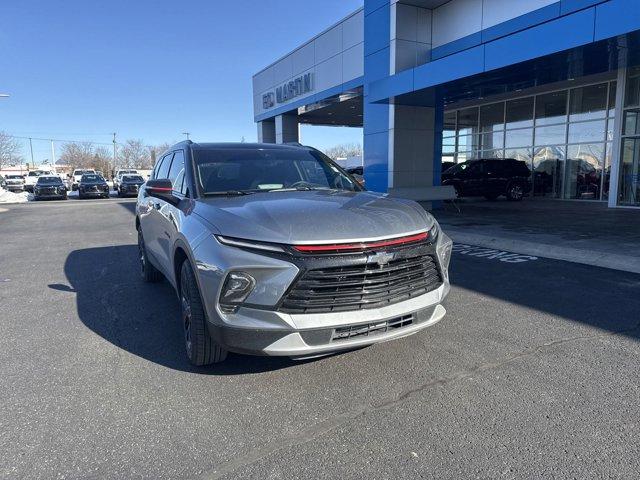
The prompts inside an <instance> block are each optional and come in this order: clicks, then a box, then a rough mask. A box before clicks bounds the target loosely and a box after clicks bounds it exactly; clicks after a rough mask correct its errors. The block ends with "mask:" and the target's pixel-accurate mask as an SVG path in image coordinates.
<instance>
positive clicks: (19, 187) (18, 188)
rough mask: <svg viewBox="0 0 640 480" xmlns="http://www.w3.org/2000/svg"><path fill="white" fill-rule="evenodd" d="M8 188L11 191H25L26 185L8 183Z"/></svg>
mask: <svg viewBox="0 0 640 480" xmlns="http://www.w3.org/2000/svg"><path fill="white" fill-rule="evenodd" d="M6 189H7V190H9V191H10V192H24V189H25V187H24V185H9V184H7V186H6Z"/></svg>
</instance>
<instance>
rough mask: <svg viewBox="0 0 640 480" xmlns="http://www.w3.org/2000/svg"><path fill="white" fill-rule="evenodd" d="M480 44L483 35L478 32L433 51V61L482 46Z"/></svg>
mask: <svg viewBox="0 0 640 480" xmlns="http://www.w3.org/2000/svg"><path fill="white" fill-rule="evenodd" d="M480 42H482V34H481V33H480V32H476V33H472V34H471V35H467V36H466V37H462V38H459V39H458V40H454V41H453V42H449V43H445V44H444V45H440V46H439V47H436V48H434V49H433V50H431V61H434V60H438V59H439V58H442V57H446V56H448V55H452V54H454V53H457V52H461V51H463V50H467V49H469V48H472V47H475V46H476V45H480Z"/></svg>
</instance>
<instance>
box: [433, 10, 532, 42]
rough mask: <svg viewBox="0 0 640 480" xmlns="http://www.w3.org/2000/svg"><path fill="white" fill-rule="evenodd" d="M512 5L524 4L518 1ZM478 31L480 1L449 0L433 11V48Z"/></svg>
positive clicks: (480, 11) (479, 27)
mask: <svg viewBox="0 0 640 480" xmlns="http://www.w3.org/2000/svg"><path fill="white" fill-rule="evenodd" d="M512 1H513V0H512ZM514 3H524V2H522V0H519V1H516V2H514ZM480 30H482V0H451V1H450V2H449V3H445V4H444V5H443V6H441V7H438V8H436V9H435V10H433V47H434V48H435V47H439V46H440V45H444V44H445V43H449V42H452V41H454V40H458V39H460V38H463V37H466V36H467V35H471V34H473V33H476V32H479V31H480Z"/></svg>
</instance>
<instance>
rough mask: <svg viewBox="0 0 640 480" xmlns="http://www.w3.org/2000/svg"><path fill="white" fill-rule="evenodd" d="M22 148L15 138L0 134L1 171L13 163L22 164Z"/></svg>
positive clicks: (3, 133)
mask: <svg viewBox="0 0 640 480" xmlns="http://www.w3.org/2000/svg"><path fill="white" fill-rule="evenodd" d="M21 151H22V146H21V145H20V142H18V140H16V139H15V138H13V137H11V136H9V135H8V134H6V133H5V132H0V169H2V168H3V167H4V166H5V165H10V164H12V163H22V155H20V152H21Z"/></svg>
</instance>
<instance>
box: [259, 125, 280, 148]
mask: <svg viewBox="0 0 640 480" xmlns="http://www.w3.org/2000/svg"><path fill="white" fill-rule="evenodd" d="M258 142H260V143H276V122H275V120H273V119H271V120H263V121H262V122H258Z"/></svg>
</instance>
